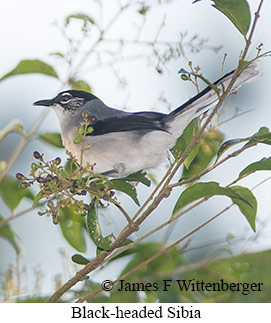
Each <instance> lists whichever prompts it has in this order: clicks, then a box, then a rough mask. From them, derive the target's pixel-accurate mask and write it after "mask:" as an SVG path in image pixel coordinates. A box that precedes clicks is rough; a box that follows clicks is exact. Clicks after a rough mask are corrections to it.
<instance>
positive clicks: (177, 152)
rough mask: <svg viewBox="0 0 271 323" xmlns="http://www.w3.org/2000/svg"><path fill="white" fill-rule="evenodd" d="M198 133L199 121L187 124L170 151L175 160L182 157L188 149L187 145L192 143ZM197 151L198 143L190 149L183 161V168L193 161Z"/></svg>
mask: <svg viewBox="0 0 271 323" xmlns="http://www.w3.org/2000/svg"><path fill="white" fill-rule="evenodd" d="M199 131H200V121H199V118H196V119H194V120H192V121H191V122H190V123H189V125H188V126H187V127H186V128H185V130H184V132H183V134H182V135H181V136H180V137H179V138H178V140H177V142H176V144H175V146H174V147H173V148H172V149H170V151H171V153H172V154H173V156H174V158H175V159H176V160H178V159H180V157H181V156H182V155H183V153H184V152H185V150H186V149H187V148H188V147H189V145H190V144H191V142H192V141H193V138H194V137H195V136H196V135H197V134H198V132H199ZM198 150H199V143H198V144H197V145H195V147H194V148H193V149H192V151H191V152H190V154H189V155H188V156H187V158H186V160H185V161H184V166H185V167H186V168H188V167H189V165H190V164H191V163H192V161H193V160H194V158H195V157H196V155H197V153H198Z"/></svg>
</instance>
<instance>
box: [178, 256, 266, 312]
mask: <svg viewBox="0 0 271 323" xmlns="http://www.w3.org/2000/svg"><path fill="white" fill-rule="evenodd" d="M270 263H271V250H266V251H261V252H257V253H249V254H241V255H238V256H234V257H229V258H226V259H225V258H224V259H219V260H216V261H214V262H210V261H208V262H207V263H205V264H204V265H201V266H199V267H198V268H195V266H192V267H191V268H192V269H191V270H189V271H186V272H185V273H184V274H183V273H182V274H181V275H179V277H178V278H177V279H181V280H182V279H183V280H186V281H189V279H194V281H195V282H196V281H199V282H202V281H203V282H208V283H210V284H212V285H213V284H217V285H218V286H221V283H222V282H223V284H224V286H225V287H227V290H223V288H219V290H218V289H217V288H216V289H212V290H210V291H209V292H206V290H205V291H199V292H197V293H195V292H193V291H192V290H191V289H190V290H189V291H187V292H182V293H180V291H176V293H178V295H179V302H191V303H192V302H198V301H199V300H200V301H201V302H203V303H208V302H212V303H213V302H215V303H221V302H223V303H256V302H257V303H270V299H271V280H270ZM231 284H232V285H231ZM237 284H240V285H239V286H242V288H240V290H239V291H238V289H237V288H230V287H229V286H230V285H231V286H232V287H234V286H235V287H237V286H238V285H237ZM251 284H253V285H254V286H253V287H254V290H253V289H251V288H250V287H252V285H251ZM258 287H260V290H259V289H258ZM236 305H237V304H236ZM266 305H267V304H266ZM237 306H238V305H237ZM267 306H269V305H267Z"/></svg>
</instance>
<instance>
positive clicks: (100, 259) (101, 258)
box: [47, 0, 263, 302]
mask: <svg viewBox="0 0 271 323" xmlns="http://www.w3.org/2000/svg"><path fill="white" fill-rule="evenodd" d="M262 3H263V0H261V2H260V5H259V8H258V11H257V13H256V14H255V19H254V23H253V26H252V30H251V32H250V36H249V38H248V41H247V43H246V47H245V50H244V52H243V55H242V58H241V59H242V60H244V59H245V57H246V55H247V52H248V49H249V47H250V44H251V39H252V36H253V33H254V30H255V26H256V23H257V20H258V18H259V11H260V9H261V5H262ZM112 23H113V22H112ZM102 36H103V34H101V37H102ZM98 41H100V40H98ZM88 53H89V52H88ZM87 56H88V54H87V55H85V56H84V58H83V60H82V61H81V62H80V63H79V66H80V64H82V62H84V61H85V60H86V59H87ZM239 74H240V68H239V67H238V68H236V70H235V71H234V73H233V76H232V79H231V82H230V84H229V86H228V87H227V89H226V90H225V91H224V93H223V94H222V95H221V96H220V98H219V102H218V104H217V105H216V107H215V108H214V110H213V112H212V113H211V114H210V116H209V117H208V118H207V120H206V121H205V123H204V125H203V127H202V128H201V130H200V131H199V133H198V134H197V135H196V136H195V137H194V138H193V140H192V143H191V144H190V145H189V147H188V149H187V150H186V151H185V153H184V154H183V156H182V157H181V158H180V160H179V161H178V162H174V163H173V164H172V165H171V166H170V172H169V171H168V172H167V173H166V175H165V176H164V177H163V179H162V183H163V187H162V188H161V190H160V192H159V193H158V195H157V196H156V197H155V198H154V195H155V194H156V192H157V191H158V189H159V188H160V187H161V186H162V184H160V183H159V187H158V188H157V189H155V190H154V191H153V192H152V194H151V195H150V197H149V198H148V199H147V200H146V202H145V203H144V204H143V206H142V207H141V208H140V212H141V211H143V209H144V208H145V207H146V206H147V205H148V204H149V202H150V201H151V200H152V199H153V198H154V200H153V202H152V203H151V205H149V207H148V208H147V209H146V210H145V211H144V212H143V214H142V215H141V216H140V217H139V218H138V219H137V220H136V222H135V224H136V226H132V225H130V224H128V225H127V226H126V227H125V228H124V229H123V230H122V231H121V233H120V234H119V236H118V237H117V239H116V240H115V241H114V242H113V243H112V245H111V250H110V251H103V252H101V253H100V254H99V255H98V256H97V258H96V259H94V260H93V261H92V262H90V263H88V264H87V265H86V266H85V267H84V268H83V269H81V270H80V271H79V272H77V273H76V275H75V276H74V277H72V278H71V279H70V280H68V281H67V282H66V283H65V284H64V285H63V286H62V287H60V288H59V289H58V290H57V291H56V292H55V293H54V294H53V295H52V296H51V297H49V298H48V299H47V302H55V301H57V300H58V299H59V298H60V297H61V296H62V295H63V294H64V293H65V292H66V291H68V290H69V289H70V288H71V287H73V286H74V285H75V284H76V283H77V282H79V281H81V280H83V279H84V277H85V276H86V275H87V274H89V273H90V272H91V271H93V270H95V269H96V268H98V267H99V266H100V265H102V264H103V263H105V262H107V261H108V259H106V258H107V257H108V256H109V255H110V254H111V253H112V252H113V251H114V250H115V249H116V248H118V247H119V246H120V245H121V243H122V242H123V241H124V240H125V239H127V237H128V236H130V235H131V234H132V233H133V232H135V231H136V229H137V228H138V226H139V225H140V224H141V223H142V222H143V221H144V220H145V219H146V218H147V217H148V216H149V215H150V214H151V213H152V212H153V211H154V210H155V209H156V208H157V207H158V205H159V204H160V202H161V201H162V200H163V199H164V198H165V197H168V196H169V195H170V187H169V184H170V182H171V180H172V179H173V177H174V175H175V174H176V172H177V170H178V169H179V167H180V166H181V164H182V163H183V161H184V160H185V159H186V158H187V156H188V155H189V153H190V152H191V151H192V149H193V147H194V146H195V145H196V144H197V142H198V140H199V139H200V137H201V135H202V134H203V132H204V130H205V129H206V127H207V126H208V125H209V123H210V122H211V120H212V118H213V117H214V115H215V114H216V113H217V111H218V109H219V108H220V107H221V105H222V103H223V102H224V100H225V98H226V97H227V95H228V94H229V93H230V91H231V89H232V87H233V84H234V82H235V81H236V79H237V77H238V76H239ZM139 214H140V213H139V212H137V213H136V215H135V216H134V217H133V218H132V220H134V219H135V218H137V217H138V216H139ZM219 215H220V213H218V214H217V215H215V216H214V217H212V218H211V219H209V220H208V221H206V222H205V223H203V224H202V225H200V226H198V227H196V228H195V229H194V230H192V231H191V232H189V233H188V234H186V235H185V236H183V237H182V238H180V239H179V240H177V241H175V242H174V243H173V244H171V245H170V246H168V247H167V248H165V249H163V250H161V251H160V252H159V253H157V254H155V255H153V256H152V257H151V258H149V259H148V260H146V261H145V262H144V264H143V265H146V264H148V263H149V262H151V261H153V260H154V259H156V258H157V257H159V256H160V255H162V254H164V253H166V252H167V251H168V250H169V249H170V248H172V247H174V246H175V245H177V244H179V243H180V242H181V241H183V240H184V239H186V238H187V237H189V236H190V235H192V234H193V233H195V232H196V231H198V230H200V229H201V228H202V227H203V226H205V225H207V224H208V223H210V222H211V221H213V220H214V219H216V218H217V217H218V216H219ZM130 246H131V244H130V245H128V247H130ZM143 265H142V266H143ZM139 266H140V265H139ZM139 266H137V267H135V268H133V270H132V271H133V272H134V271H135V270H137V269H139V268H141V267H139Z"/></svg>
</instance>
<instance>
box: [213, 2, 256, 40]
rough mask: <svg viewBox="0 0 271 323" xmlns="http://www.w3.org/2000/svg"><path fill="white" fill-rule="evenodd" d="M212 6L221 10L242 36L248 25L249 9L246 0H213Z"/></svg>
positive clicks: (245, 32)
mask: <svg viewBox="0 0 271 323" xmlns="http://www.w3.org/2000/svg"><path fill="white" fill-rule="evenodd" d="M213 1H214V4H213V5H212V6H213V7H214V8H216V9H217V10H219V11H220V12H222V13H223V14H224V15H225V16H226V17H228V18H229V19H230V21H231V22H232V23H233V24H234V25H235V27H236V28H237V29H238V30H239V31H240V33H241V34H243V35H244V36H245V35H246V34H247V32H248V30H249V26H250V10H249V5H248V3H247V1H246V0H213Z"/></svg>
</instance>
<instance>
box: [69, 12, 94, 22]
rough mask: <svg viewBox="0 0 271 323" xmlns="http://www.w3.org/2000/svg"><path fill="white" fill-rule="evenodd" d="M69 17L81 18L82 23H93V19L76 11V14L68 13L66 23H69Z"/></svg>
mask: <svg viewBox="0 0 271 323" xmlns="http://www.w3.org/2000/svg"><path fill="white" fill-rule="evenodd" d="M71 19H79V20H83V21H84V24H86V23H90V24H91V25H95V20H94V19H93V18H92V17H90V16H88V15H86V14H84V13H76V14H72V15H69V16H68V17H66V25H68V24H69V23H70V21H71Z"/></svg>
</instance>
